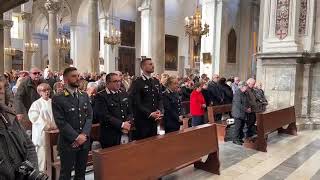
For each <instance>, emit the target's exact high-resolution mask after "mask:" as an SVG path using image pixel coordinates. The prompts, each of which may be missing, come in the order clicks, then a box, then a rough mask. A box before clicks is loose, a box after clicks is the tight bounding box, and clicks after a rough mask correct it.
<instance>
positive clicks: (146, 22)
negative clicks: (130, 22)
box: [138, 0, 151, 57]
mask: <svg viewBox="0 0 320 180" xmlns="http://www.w3.org/2000/svg"><path fill="white" fill-rule="evenodd" d="M138 10H139V11H140V12H141V21H140V24H141V28H140V30H141V36H140V37H141V48H140V55H141V56H145V57H151V35H150V33H151V4H150V0H145V1H144V2H143V3H142V5H141V6H140V7H139V8H138Z"/></svg>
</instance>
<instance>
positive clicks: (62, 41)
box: [56, 35, 70, 51]
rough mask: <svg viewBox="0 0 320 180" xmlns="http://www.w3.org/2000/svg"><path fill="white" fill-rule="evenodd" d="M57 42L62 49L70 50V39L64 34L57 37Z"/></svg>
mask: <svg viewBox="0 0 320 180" xmlns="http://www.w3.org/2000/svg"><path fill="white" fill-rule="evenodd" d="M56 44H57V46H58V48H59V49H60V50H65V51H69V50H70V39H68V38H66V37H65V36H64V35H63V36H62V37H60V38H57V39H56Z"/></svg>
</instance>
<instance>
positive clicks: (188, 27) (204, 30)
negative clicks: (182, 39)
mask: <svg viewBox="0 0 320 180" xmlns="http://www.w3.org/2000/svg"><path fill="white" fill-rule="evenodd" d="M201 18H202V17H201V12H200V8H199V6H198V4H197V8H196V11H195V13H194V15H193V16H189V17H186V18H185V26H184V27H185V32H186V35H188V36H189V37H191V38H193V40H194V42H195V43H196V44H198V43H199V41H200V39H201V36H203V35H206V36H208V34H209V25H208V24H207V23H205V24H204V27H202V24H201Z"/></svg>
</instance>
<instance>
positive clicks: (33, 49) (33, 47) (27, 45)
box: [24, 41, 39, 53]
mask: <svg viewBox="0 0 320 180" xmlns="http://www.w3.org/2000/svg"><path fill="white" fill-rule="evenodd" d="M24 47H25V49H26V51H27V52H30V53H35V52H37V51H38V50H39V45H38V44H37V43H33V42H32V41H30V42H28V43H24Z"/></svg>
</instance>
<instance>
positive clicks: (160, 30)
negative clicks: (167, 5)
mask: <svg viewBox="0 0 320 180" xmlns="http://www.w3.org/2000/svg"><path fill="white" fill-rule="evenodd" d="M164 13H165V12H164V0H152V2H151V17H152V18H151V19H152V28H151V29H152V33H151V34H152V40H151V47H152V49H151V56H152V60H153V62H154V64H155V69H154V70H155V71H154V72H155V73H157V74H162V73H163V72H164V63H165V61H164V59H165V51H164V50H165V42H164V41H165V29H164V25H165V24H164V23H165V21H164V20H165V14H164Z"/></svg>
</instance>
